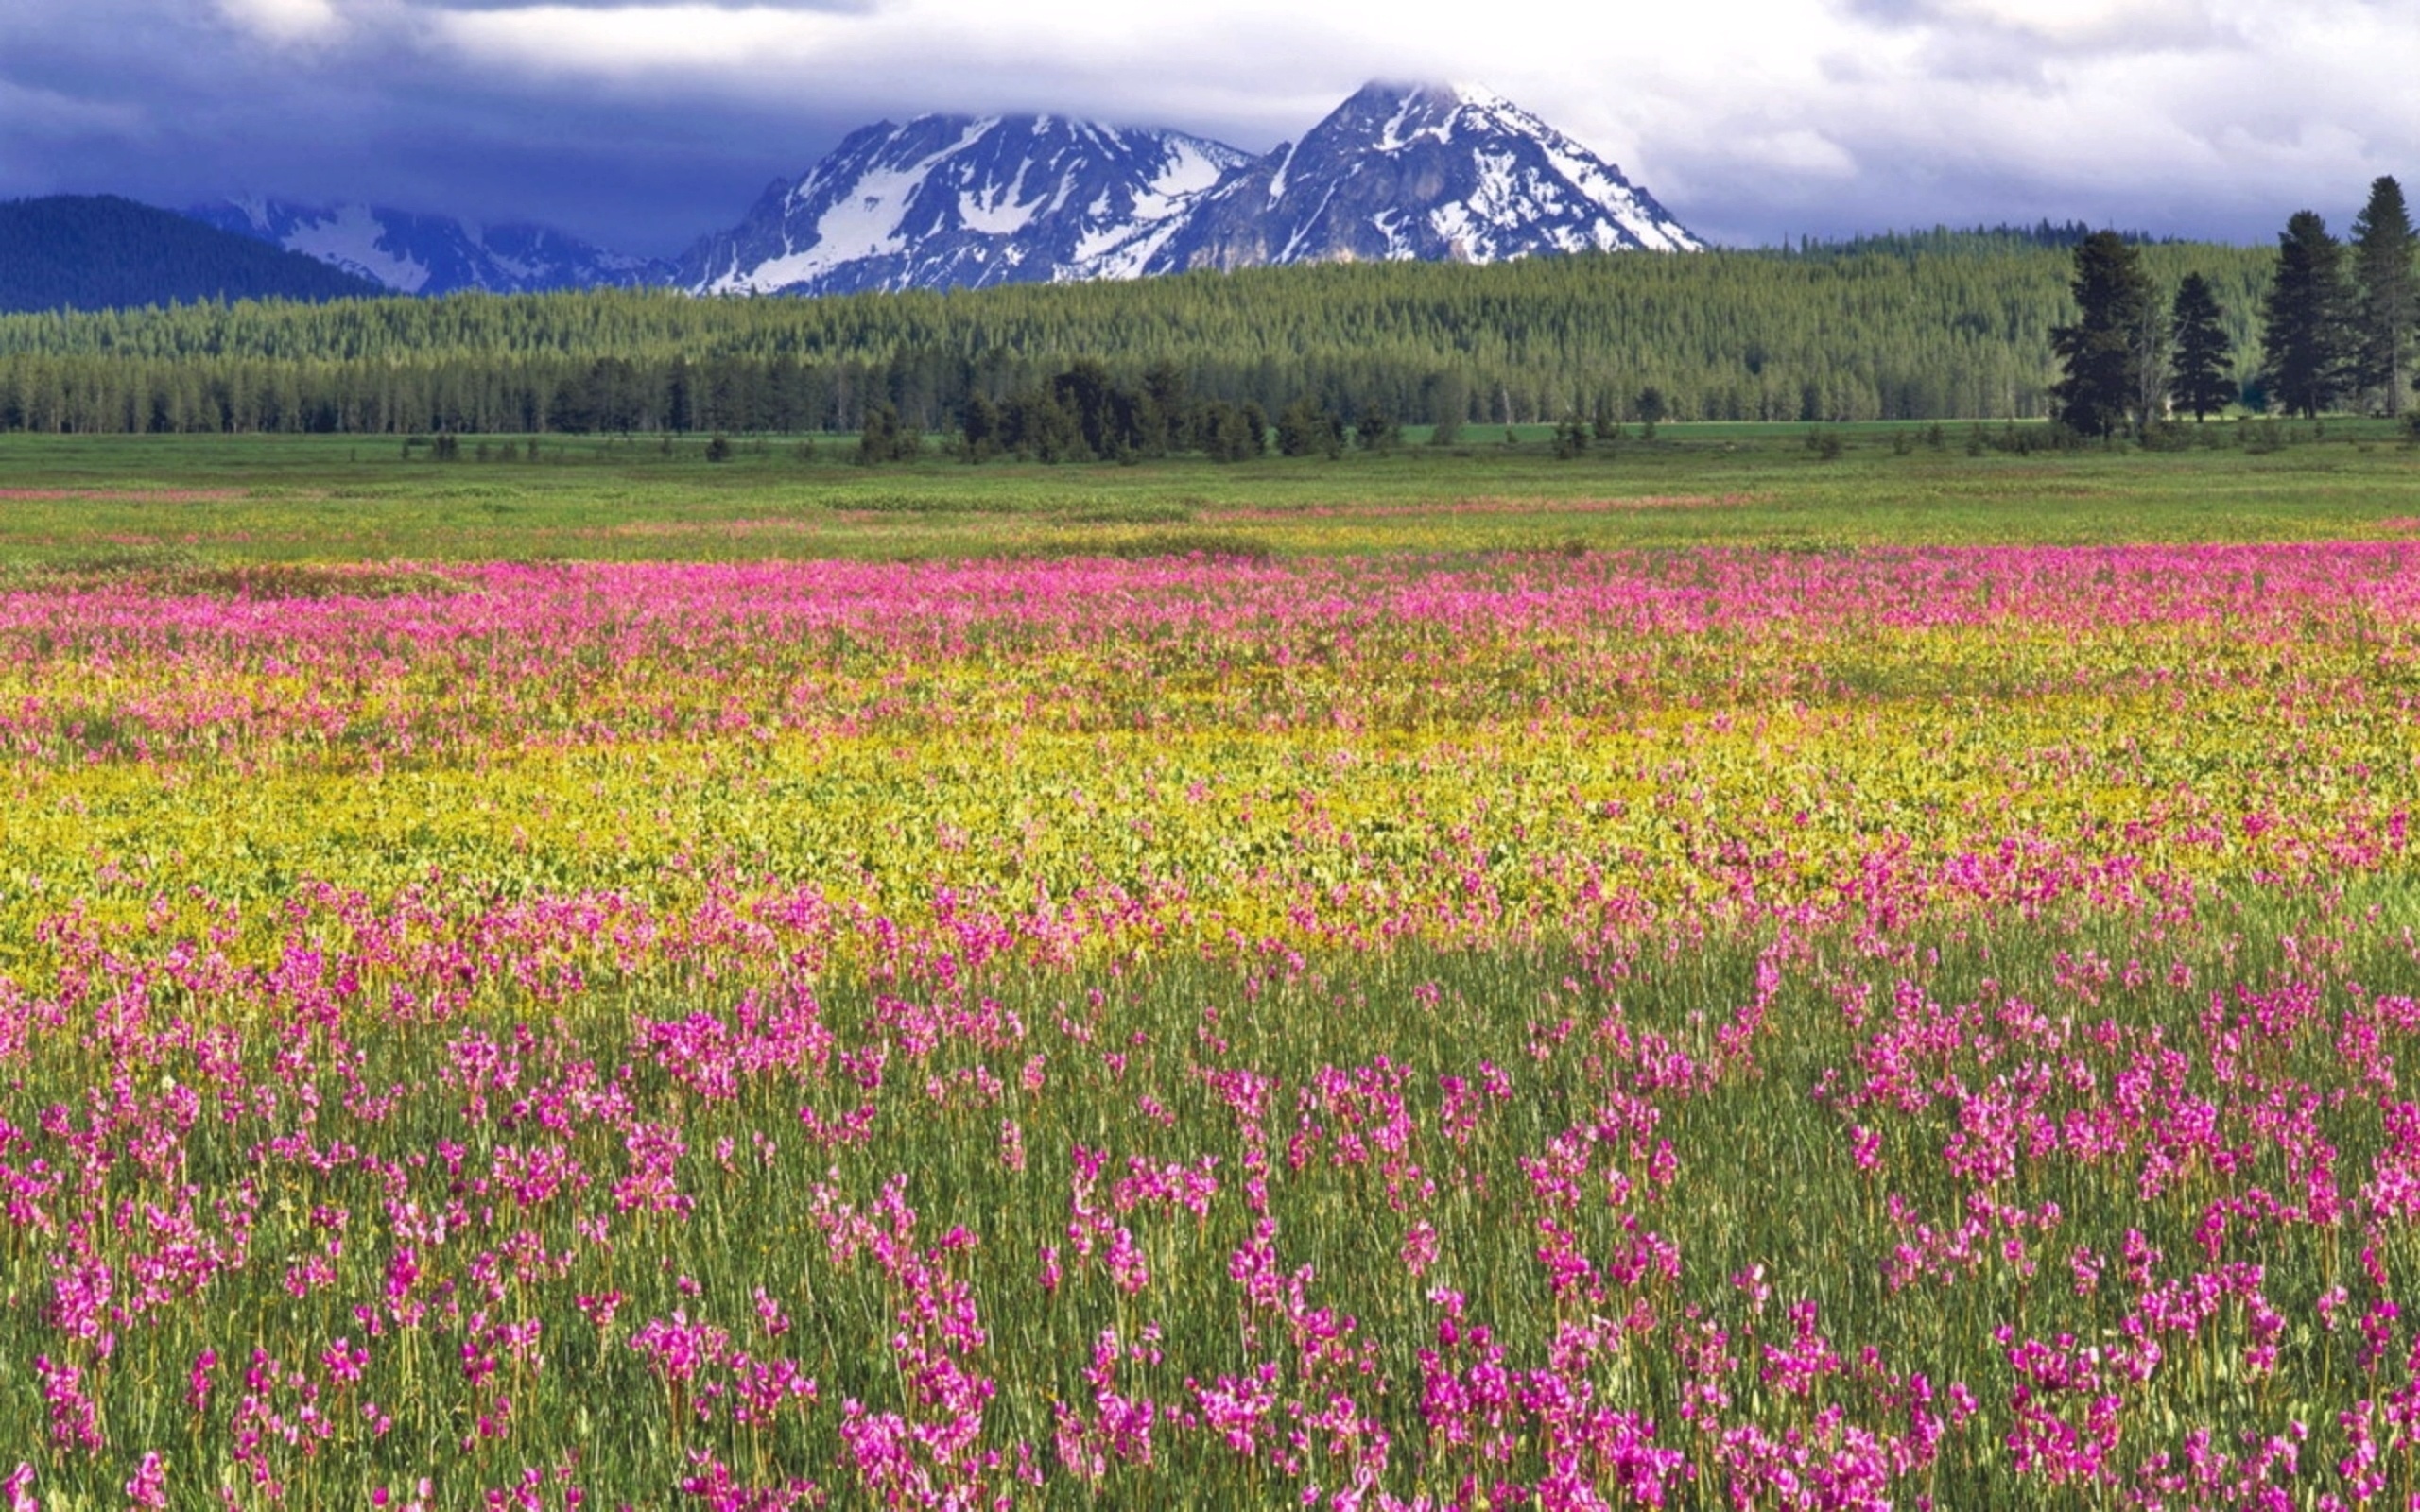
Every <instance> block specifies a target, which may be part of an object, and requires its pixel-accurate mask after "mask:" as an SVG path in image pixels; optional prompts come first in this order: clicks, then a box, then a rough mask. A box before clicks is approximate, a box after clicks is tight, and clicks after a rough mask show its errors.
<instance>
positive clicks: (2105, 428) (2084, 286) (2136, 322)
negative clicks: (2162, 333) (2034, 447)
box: [2050, 231, 2157, 436]
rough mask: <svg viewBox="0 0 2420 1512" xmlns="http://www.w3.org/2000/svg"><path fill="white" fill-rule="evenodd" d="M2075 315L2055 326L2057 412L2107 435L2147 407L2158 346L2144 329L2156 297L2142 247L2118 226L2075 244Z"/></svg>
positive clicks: (2083, 430) (2089, 431)
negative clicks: (2121, 233)
mask: <svg viewBox="0 0 2420 1512" xmlns="http://www.w3.org/2000/svg"><path fill="white" fill-rule="evenodd" d="M2069 289H2070V292H2072V293H2073V295H2074V296H2075V301H2076V312H2077V313H2076V321H2075V323H2074V324H2073V325H2063V326H2056V327H2053V328H2052V330H2051V332H2050V346H2051V350H2052V351H2053V352H2056V353H2057V354H2058V358H2059V367H2060V370H2061V371H2062V372H2063V373H2064V374H2065V376H2064V377H2062V378H2061V379H2060V380H2059V382H2058V383H2057V384H2055V385H2053V386H2052V387H2051V389H2050V395H2051V398H2052V399H2053V400H2055V401H2056V402H2057V404H2058V417H2059V419H2060V421H2063V422H2064V423H2065V424H2066V426H2067V427H2068V428H2069V429H2070V430H2074V431H2076V432H2078V433H2080V434H2082V435H2085V436H2107V435H2110V434H2112V433H2113V432H2115V431H2117V430H2118V428H2119V427H2120V426H2122V425H2123V424H2125V422H2126V421H2127V419H2128V418H2129V416H2132V417H2133V418H2135V419H2136V420H2140V419H2142V418H2144V417H2145V415H2146V413H2147V409H2146V404H2145V400H2146V398H2147V396H2148V395H2150V394H2152V393H2156V392H2157V388H2156V384H2157V379H2156V377H2155V376H2154V375H2153V373H2152V363H2153V362H2155V361H2156V359H2157V349H2156V347H2155V346H2152V345H2151V344H2149V343H2147V342H2146V341H2145V339H2144V335H2143V333H2144V332H2145V331H2146V330H2147V329H2148V328H2149V327H2151V326H2152V325H2153V324H2155V323H2156V309H2157V306H2156V297H2155V295H2154V293H2153V290H2152V281H2151V276H2150V275H2149V274H2147V273H2145V272H2144V271H2143V266H2142V255H2141V253H2140V252H2139V251H2138V250H2137V249H2135V247H2134V246H2133V245H2131V244H2130V243H2128V242H2127V241H2126V240H2125V239H2124V238H2123V237H2120V236H2119V235H2118V233H2117V232H2109V231H2100V232H2093V233H2092V234H2091V235H2089V236H2086V237H2085V238H2084V239H2083V241H2081V242H2078V243H2077V244H2076V250H2075V278H2074V282H2073V283H2071V284H2070V285H2069Z"/></svg>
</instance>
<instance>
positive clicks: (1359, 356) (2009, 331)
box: [0, 233, 2267, 455]
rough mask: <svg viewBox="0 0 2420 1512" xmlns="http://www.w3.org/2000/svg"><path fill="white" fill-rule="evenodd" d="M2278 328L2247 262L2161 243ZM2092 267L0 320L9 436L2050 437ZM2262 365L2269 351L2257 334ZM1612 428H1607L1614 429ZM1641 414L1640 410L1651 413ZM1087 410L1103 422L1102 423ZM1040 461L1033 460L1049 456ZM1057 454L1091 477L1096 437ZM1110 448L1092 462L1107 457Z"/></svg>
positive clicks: (1456, 279)
mask: <svg viewBox="0 0 2420 1512" xmlns="http://www.w3.org/2000/svg"><path fill="white" fill-rule="evenodd" d="M2140 250H2141V255H2142V257H2143V259H2144V262H2145V266H2146V267H2147V268H2149V269H2150V270H2151V272H2152V276H2153V278H2154V279H2155V280H2158V281H2160V282H2163V283H2172V282H2173V281H2174V280H2175V279H2177V278H2179V277H2181V276H2182V275H2183V274H2184V273H2185V272H2188V271H2200V272H2202V273H2203V274H2204V276H2205V277H2206V278H2207V279H2209V281H2210V282H2211V284H2212V286H2213V287H2214V288H2215V289H2216V290H2217V291H2218V292H2219V294H2220V296H2221V301H2223V302H2224V303H2225V305H2226V307H2227V308H2228V309H2230V310H2238V309H2239V310H2243V311H2246V312H2249V311H2251V310H2252V309H2254V308H2255V307H2256V294H2257V292H2258V290H2259V287H2260V283H2261V280H2262V278H2263V276H2264V274H2265V272H2266V268H2267V259H2266V258H2265V257H2264V256H2263V255H2262V254H2261V253H2260V252H2258V251H2257V250H2256V249H2240V248H2227V247H2212V246H2190V245H2177V246H2158V247H2145V248H2142V249H2140ZM2066 263H2067V257H2066V252H2065V251H2064V250H2063V249H2056V248H2051V247H2046V246H2039V245H2034V244H2032V243H2031V242H2030V241H2028V240H2026V239H2024V238H2021V237H2016V238H2011V237H2000V236H1993V237H1985V238H1980V239H1978V238H1974V237H1970V236H1967V235H1965V233H1943V234H1942V235H1941V236H1939V237H1935V238H1925V239H1920V240H1919V241H1918V242H1915V243H1911V244H1910V245H1909V246H1908V247H1906V248H1904V249H1898V250H1893V251H1892V252H1889V253H1884V252H1880V251H1858V252H1850V251H1842V252H1839V253H1838V254H1837V255H1836V254H1834V253H1831V252H1826V253H1824V255H1820V256H1819V255H1811V254H1806V253H1798V254H1782V253H1772V252H1749V251H1720V252H1712V253H1707V254H1703V255H1696V256H1688V257H1672V256H1667V255H1664V254H1660V253H1611V254H1600V255H1583V256H1573V257H1542V258H1530V259H1525V260H1523V261H1520V262H1516V263H1509V264H1500V265H1496V266H1484V267H1480V266H1462V265H1450V264H1428V263H1391V264H1356V265H1332V266H1306V267H1287V268H1268V269H1255V270H1251V271H1246V272H1239V273H1196V274H1186V275H1184V276H1181V277H1175V278H1165V279H1147V280H1139V281H1134V282H1132V283H1077V284H1015V285H1008V286H1003V287H999V288H993V289H982V290H961V291H957V292H952V293H908V294H883V295H861V296H852V297H848V298H839V299H815V300H794V299H755V300H698V299H690V298H686V297H683V296H681V295H676V294H671V293H667V292H665V291H661V290H594V291H587V292H581V293H568V294H545V295H525V296H497V295H490V294H462V295H455V296H449V297H447V298H444V299H439V300H406V299H393V300H367V301H345V302H341V303H337V304H332V305H325V306H305V305H294V304H275V303H270V304H251V303H244V304H235V305H231V306H181V307H178V308H174V309H167V310H148V311H145V310H112V311H105V312H95V313H90V314H77V315H45V316H26V317H10V318H0V430H11V429H21V430H33V431H72V432H129V431H134V432H145V431H160V432H187V433H201V432H226V431H236V432H247V431H278V432H347V433H370V434H387V435H394V436H403V435H408V434H412V433H415V432H418V433H423V434H431V433H434V432H436V431H439V430H446V429H450V430H454V431H457V432H462V433H490V434H495V433H506V432H510V433H514V434H523V435H527V434H531V433H538V432H556V433H566V434H589V435H608V434H616V435H617V434H621V433H623V432H625V431H629V432H633V433H635V432H640V431H656V430H671V431H684V430H699V431H704V432H707V433H712V432H714V431H717V430H718V431H722V432H725V433H727V434H729V435H733V436H742V435H751V434H763V433H768V432H771V433H797V432H803V431H845V432H855V431H856V430H858V429H859V428H860V427H861V426H862V424H863V421H864V416H865V412H866V410H867V408H868V406H869V405H872V404H890V405H891V406H892V407H893V408H894V409H895V410H896V411H897V412H898V414H899V416H900V418H901V420H902V421H903V422H904V423H907V424H908V425H910V426H912V427H913V428H914V429H916V430H918V431H920V432H925V431H938V430H942V429H944V428H946V427H948V426H950V425H951V424H952V423H953V422H955V421H958V420H959V419H960V418H961V416H962V412H963V409H964V406H965V404H966V403H967V401H968V400H969V399H970V398H971V397H973V396H975V395H977V394H980V395H982V396H983V397H985V398H986V399H988V400H990V401H991V402H992V403H994V404H1006V403H1007V401H1008V399H1009V397H1010V396H1011V394H1013V393H1015V392H1017V391H1019V390H1024V389H1032V388H1035V387H1041V386H1044V385H1047V384H1049V383H1051V382H1052V381H1053V380H1054V378H1055V377H1056V376H1057V375H1059V374H1062V373H1064V372H1066V371H1067V370H1068V369H1069V368H1070V365H1071V364H1073V363H1074V362H1076V361H1077V360H1078V359H1082V358H1089V359H1092V360H1093V361H1096V362H1098V364H1100V365H1101V367H1102V368H1103V369H1105V370H1106V372H1107V374H1108V377H1109V379H1110V381H1111V382H1112V383H1114V384H1115V386H1117V387H1121V388H1124V389H1127V390H1129V391H1131V392H1134V393H1137V394H1140V395H1142V396H1144V398H1145V399H1146V400H1147V401H1149V402H1150V404H1149V406H1148V407H1149V409H1150V412H1148V413H1146V414H1144V415H1142V416H1140V417H1138V418H1137V421H1136V427H1137V430H1138V432H1139V433H1140V435H1141V436H1142V438H1143V439H1142V442H1141V446H1140V449H1141V450H1142V451H1143V452H1144V453H1145V454H1146V455H1150V453H1151V451H1152V450H1153V448H1154V447H1155V446H1158V445H1163V444H1165V445H1174V444H1176V443H1175V442H1174V441H1173V440H1172V439H1170V438H1171V436H1172V427H1171V426H1170V425H1169V423H1168V421H1169V417H1170V416H1171V415H1172V414H1174V413H1176V412H1178V411H1179V410H1180V409H1193V408H1196V407H1198V406H1199V405H1200V404H1201V403H1203V402H1206V401H1220V402H1224V403H1226V404H1247V403H1252V404H1259V405H1261V406H1262V409H1263V411H1264V413H1269V412H1274V411H1276V410H1279V409H1282V408H1283V407H1285V406H1286V405H1287V404H1290V403H1292V402H1293V401H1294V400H1295V399H1296V398H1298V397H1300V396H1303V395H1311V396H1314V397H1316V398H1317V399H1318V400H1319V402H1320V403H1321V404H1322V405H1323V406H1325V407H1327V408H1331V409H1334V410H1336V411H1338V412H1339V413H1340V414H1346V415H1355V416H1357V415H1360V414H1362V413H1365V412H1367V411H1370V410H1378V411H1381V412H1383V413H1385V414H1387V415H1389V416H1391V417H1394V418H1396V419H1399V420H1405V421H1421V422H1426V423H1429V424H1432V425H1436V424H1443V425H1444V426H1445V434H1444V438H1443V442H1442V444H1446V445H1451V444H1454V443H1455V441H1456V440H1457V439H1458V438H1459V437H1458V427H1459V425H1460V424H1461V423H1467V422H1468V421H1472V420H1473V419H1479V418H1483V419H1487V420H1490V421H1505V422H1511V423H1516V424H1526V423H1539V422H1551V421H1553V420H1555V419H1557V418H1559V417H1561V416H1562V415H1564V413H1565V412H1567V411H1568V410H1570V409H1571V408H1573V407H1574V406H1575V400H1577V401H1578V402H1579V404H1580V405H1581V406H1582V407H1584V408H1588V409H1591V410H1593V409H1594V408H1595V407H1596V405H1597V404H1598V401H1599V396H1605V397H1607V398H1610V397H1611V396H1616V395H1636V394H1638V393H1639V392H1640V390H1641V389H1642V388H1643V387H1653V388H1655V389H1656V390H1657V391H1658V392H1659V393H1661V394H1662V395H1663V396H1665V399H1666V403H1667V405H1668V409H1667V412H1666V414H1665V415H1664V416H1663V417H1662V418H1663V419H1665V420H1668V421H1799V420H1809V421H1813V420H1824V421H1830V420H1853V421H1854V420H1896V421H1905V420H1922V419H1939V418H1948V419H1966V418H1979V417H1988V418H1992V419H2001V418H2007V417H2017V418H2026V417H2039V416H2042V415H2044V414H2045V413H2047V404H2048V401H2047V392H2048V386H2049V384H2050V382H2051V381H2052V380H2053V379H2054V378H2055V377H2056V376H2057V372H2056V369H2055V368H2054V367H2053V366H2052V364H2051V362H2050V360H2049V337H2048V334H2049V331H2050V328H2051V327H2052V326H2053V325H2054V324H2056V323H2057V322H2058V321H2060V320H2062V319H2064V318H2066V302H2067V301H2066V287H2065V282H2066ZM2230 335H2231V337H2232V339H2233V340H2234V342H2235V343H2236V345H2237V348H2238V352H2241V351H2243V350H2244V349H2245V346H2246V343H2247V342H2248V340H2249V333H2248V331H2246V330H2243V329H2236V328H2233V327H2231V328H2230ZM1592 418H1593V416H1592ZM1640 418H1643V417H1640ZM1083 428H1084V427H1083V419H1082V417H1081V416H1079V417H1078V422H1077V429H1078V430H1079V431H1081V430H1082V429H1083ZM1039 444H1040V443H1039V442H1037V445H1039ZM1049 444H1050V447H1051V449H1052V450H1054V451H1057V452H1060V453H1062V454H1063V455H1072V453H1073V450H1074V448H1073V444H1072V440H1071V438H1068V437H1065V436H1063V435H1058V434H1056V433H1054V434H1053V436H1052V438H1051V439H1050V443H1049ZM1083 444H1084V446H1085V448H1086V449H1090V448H1091V446H1092V442H1091V441H1090V440H1089V439H1086V440H1084V442H1083Z"/></svg>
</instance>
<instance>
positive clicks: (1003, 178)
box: [678, 115, 1252, 294]
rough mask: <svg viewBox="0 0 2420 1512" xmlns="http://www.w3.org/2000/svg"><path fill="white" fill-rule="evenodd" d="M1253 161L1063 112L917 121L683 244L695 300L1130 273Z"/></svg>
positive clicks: (883, 131)
mask: <svg viewBox="0 0 2420 1512" xmlns="http://www.w3.org/2000/svg"><path fill="white" fill-rule="evenodd" d="M1251 162H1252V157H1251V154H1249V153H1245V152H1240V151H1237V150H1236V148H1234V147H1231V146H1223V145H1221V144H1219V143H1217V142H1210V141H1205V140H1203V139H1202V138H1201V137H1196V136H1187V135H1185V134H1184V133H1183V132H1178V131H1152V130H1130V129H1119V128H1115V127H1107V126H1098V125H1095V124H1093V123H1092V122H1089V121H1079V120H1072V119H1070V118H1068V117H1066V116H1063V115H1009V116H982V117H977V116H968V115H920V116H918V117H917V118H916V119H914V120H912V121H910V122H908V124H907V125H906V126H893V125H891V124H890V122H889V121H884V122H881V123H879V124H878V125H874V126H869V127H866V128H863V129H860V130H857V131H855V132H852V133H851V134H850V136H849V137H848V139H847V140H845V141H843V142H842V143H841V144H840V146H838V147H837V148H836V149H834V151H833V152H832V154H831V155H830V156H829V157H826V158H825V159H824V160H823V161H822V162H821V163H817V164H816V165H815V167H814V168H813V169H812V170H811V171H810V172H808V174H807V175H806V176H805V177H804V178H803V179H801V180H798V181H797V182H796V183H782V182H778V181H777V182H775V183H774V184H773V185H772V187H770V188H769V189H767V190H766V191H765V195H764V198H761V199H759V200H758V201H757V202H756V207H755V209H753V210H752V211H751V212H750V213H749V215H748V218H747V219H746V220H744V221H742V222H741V223H740V224H739V225H738V226H737V227H736V228H735V229H733V230H731V231H728V232H723V233H722V234H720V235H717V236H710V237H708V238H706V239H705V240H704V241H701V242H700V243H699V244H698V245H697V246H695V247H693V248H691V249H689V251H688V253H687V254H686V255H684V256H683V258H682V259H681V262H680V271H679V275H678V281H679V283H681V285H682V286H683V287H684V288H688V289H691V290H693V291H695V292H697V293H700V294H742V293H767V294H769V293H775V292H779V293H784V294H847V293H856V292H857V291H859V290H865V289H910V288H977V287H982V286H984V285H987V284H993V283H1034V282H1045V281H1052V280H1069V279H1089V278H1132V277H1133V276H1135V275H1136V274H1139V273H1145V272H1149V271H1151V269H1152V267H1153V266H1154V263H1155V260H1156V259H1157V257H1158V255H1159V253H1160V251H1161V250H1162V249H1163V248H1164V247H1165V246H1166V244H1167V240H1168V239H1169V237H1170V236H1172V235H1174V234H1176V233H1177V232H1180V231H1181V230H1182V229H1183V227H1184V220H1185V213H1186V211H1187V210H1188V208H1189V207H1190V206H1191V205H1192V204H1193V202H1194V201H1195V200H1196V199H1197V198H1200V197H1201V195H1202V194H1203V193H1205V192H1207V191H1209V190H1210V189H1213V188H1215V187H1216V186H1217V185H1219V183H1221V182H1224V181H1225V180H1227V179H1228V178H1229V177H1231V176H1232V175H1233V174H1235V173H1236V172H1237V171H1238V170H1240V169H1242V168H1243V167H1244V166H1245V165H1246V164H1248V163H1251Z"/></svg>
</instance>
